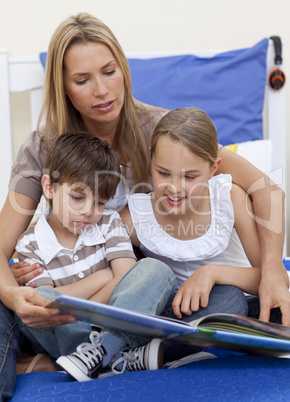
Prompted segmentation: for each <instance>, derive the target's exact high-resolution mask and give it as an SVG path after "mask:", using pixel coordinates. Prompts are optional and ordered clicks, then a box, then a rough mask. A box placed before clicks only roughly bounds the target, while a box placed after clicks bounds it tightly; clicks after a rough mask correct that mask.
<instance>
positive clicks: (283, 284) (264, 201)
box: [217, 148, 290, 325]
mask: <svg viewBox="0 0 290 402" xmlns="http://www.w3.org/2000/svg"><path fill="white" fill-rule="evenodd" d="M219 156H220V157H221V158H222V163H221V165H220V167H219V169H218V171H217V173H230V174H231V175H232V178H233V182H234V183H235V184H237V185H238V186H240V187H241V188H242V189H244V190H245V191H246V192H247V194H248V195H249V196H250V198H251V200H252V203H253V209H254V215H255V219H256V222H257V230H258V234H259V239H260V247H261V272H262V278H261V282H260V288H259V297H260V306H261V313H260V319H261V320H263V321H268V320H269V316H270V309H271V308H274V307H279V308H280V310H281V313H282V322H283V324H285V325H290V294H289V290H288V286H289V279H288V275H287V272H286V270H285V269H283V267H282V266H281V261H282V256H283V245H284V233H285V215H284V208H285V194H284V192H283V191H282V190H281V188H279V187H278V186H277V185H275V184H274V183H273V182H272V181H271V180H270V179H269V178H268V177H267V176H266V175H264V174H263V173H262V172H261V171H259V170H258V169H256V168H255V167H254V166H253V165H252V164H250V163H249V162H248V161H246V160H245V159H244V158H242V157H240V156H239V155H237V154H235V153H233V152H231V151H229V150H227V149H225V148H222V149H221V151H220V152H219Z"/></svg>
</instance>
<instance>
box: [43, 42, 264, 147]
mask: <svg viewBox="0 0 290 402" xmlns="http://www.w3.org/2000/svg"><path fill="white" fill-rule="evenodd" d="M267 48H268V39H263V40H262V41H260V42H259V43H257V44H256V45H255V46H253V47H251V48H247V49H240V50H233V51H229V52H224V53H220V54H217V55H215V56H214V57H211V58H205V57H197V56H193V55H181V56H169V57H156V58H151V59H133V58H129V59H128V62H129V66H130V70H131V75H132V88H133V94H134V96H135V98H136V99H138V100H140V101H143V102H145V103H148V104H151V105H155V106H160V107H163V108H166V109H176V108H179V107H191V106H195V107H198V108H200V109H202V110H204V111H205V112H206V113H207V114H208V115H209V116H210V117H211V119H212V120H213V122H214V123H215V125H216V128H217V131H218V136H219V142H220V143H221V144H223V145H226V144H231V143H235V142H239V143H240V142H245V141H252V140H258V139H263V125H262V110H263V104H264V91H265V84H266V55H267ZM40 59H41V62H42V64H43V65H45V61H46V53H41V54H40Z"/></svg>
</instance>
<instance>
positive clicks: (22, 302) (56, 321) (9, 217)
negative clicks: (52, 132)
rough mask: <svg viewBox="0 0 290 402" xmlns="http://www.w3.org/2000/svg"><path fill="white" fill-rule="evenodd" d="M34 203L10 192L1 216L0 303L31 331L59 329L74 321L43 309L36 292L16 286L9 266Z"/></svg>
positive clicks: (42, 299) (55, 311)
mask: <svg viewBox="0 0 290 402" xmlns="http://www.w3.org/2000/svg"><path fill="white" fill-rule="evenodd" d="M36 205H37V203H36V202H35V201H34V200H32V199H31V198H29V197H26V196H24V195H22V194H19V193H16V192H14V191H12V190H9V193H8V196H7V199H6V201H5V204H4V206H3V209H2V211H1V213H0V277H1V281H0V299H1V301H2V302H3V303H4V304H5V305H6V307H8V308H9V309H11V310H12V311H14V312H15V313H16V314H17V315H18V316H19V317H20V318H21V319H22V321H23V322H24V324H26V325H29V326H32V327H43V326H54V325H62V324H66V323H68V322H72V321H75V320H74V318H73V317H71V316H65V317H64V316H62V315H60V314H56V313H57V310H53V311H52V312H51V311H48V310H49V309H45V308H44V307H43V306H44V305H45V304H46V303H47V300H46V299H44V298H43V297H41V296H40V295H39V294H38V292H37V291H36V290H35V289H32V288H30V287H24V286H18V284H17V282H16V280H15V278H14V276H13V274H12V271H11V269H10V268H9V266H8V262H9V260H10V258H11V256H12V255H13V253H14V248H15V245H16V242H17V239H18V237H19V236H20V235H21V234H22V233H23V232H24V231H25V230H26V229H27V227H28V225H29V223H30V221H31V218H32V215H33V212H34V210H35V208H36Z"/></svg>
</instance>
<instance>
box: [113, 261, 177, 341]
mask: <svg viewBox="0 0 290 402" xmlns="http://www.w3.org/2000/svg"><path fill="white" fill-rule="evenodd" d="M175 293H176V279H175V275H174V274H173V272H172V270H171V269H170V268H169V267H168V266H167V265H166V264H164V263H163V262H161V261H158V260H155V259H153V258H144V259H142V260H140V261H138V262H137V263H136V264H135V265H134V266H133V267H132V268H131V270H130V271H129V272H127V274H126V275H125V276H124V277H123V278H122V279H121V281H120V282H119V283H118V285H117V287H116V289H115V291H114V292H113V294H112V297H111V301H110V305H112V306H115V307H120V308H124V309H127V310H133V311H138V312H140V313H146V314H155V315H160V314H161V312H162V311H163V310H164V308H165V306H166V304H167V302H168V299H169V298H171V297H173V295H174V294H175ZM110 332H111V333H113V334H114V335H115V336H119V337H121V338H122V339H124V340H125V341H126V343H128V344H129V345H130V347H131V348H135V347H137V346H140V345H143V344H145V343H147V342H149V341H150V339H148V338H145V337H137V336H136V335H135V336H132V335H130V334H125V333H123V332H120V331H110Z"/></svg>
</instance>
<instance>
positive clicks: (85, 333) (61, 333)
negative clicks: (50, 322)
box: [15, 286, 92, 359]
mask: <svg viewBox="0 0 290 402" xmlns="http://www.w3.org/2000/svg"><path fill="white" fill-rule="evenodd" d="M37 291H38V292H39V293H40V294H41V296H43V297H45V298H46V299H48V300H52V299H54V298H55V297H57V296H58V295H60V293H59V292H58V291H56V290H54V289H49V288H46V287H43V286H41V287H39V288H38V289H37ZM15 319H16V321H17V324H18V326H19V328H20V330H21V332H22V333H23V334H24V335H25V336H26V337H27V338H28V339H29V340H30V341H31V343H32V347H33V349H34V351H35V352H36V353H43V352H46V353H48V354H49V355H50V356H52V357H53V358H54V359H57V358H58V357H60V356H62V355H68V354H71V353H73V352H74V351H75V349H76V347H77V346H78V345H79V344H80V343H83V342H89V335H90V333H91V332H92V327H91V325H90V324H88V323H86V322H82V321H79V322H77V323H74V324H66V325H59V326H56V327H47V328H30V327H28V326H26V325H24V324H23V323H22V321H21V320H20V319H19V318H18V317H17V316H15Z"/></svg>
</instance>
